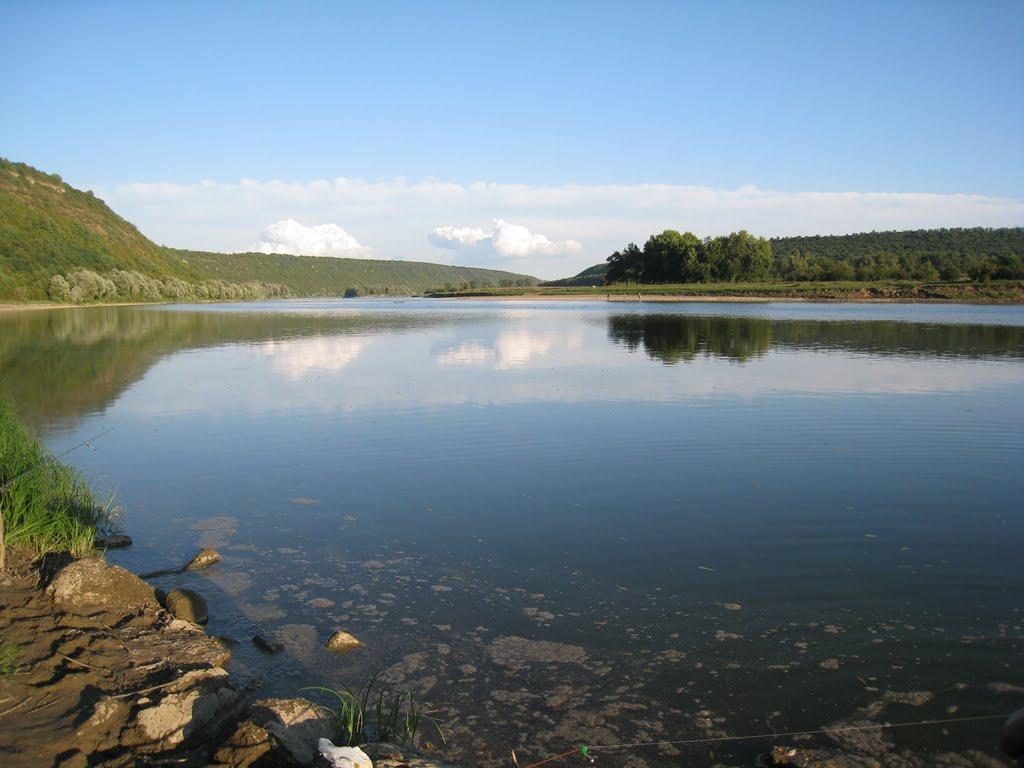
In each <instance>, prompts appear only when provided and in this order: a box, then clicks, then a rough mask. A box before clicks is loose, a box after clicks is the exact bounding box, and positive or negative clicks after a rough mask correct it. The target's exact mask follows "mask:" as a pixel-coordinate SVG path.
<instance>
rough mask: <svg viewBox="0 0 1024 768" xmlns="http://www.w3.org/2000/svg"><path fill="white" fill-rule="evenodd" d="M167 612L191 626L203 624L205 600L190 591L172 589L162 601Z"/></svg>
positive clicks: (206, 617) (205, 611)
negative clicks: (189, 623)
mask: <svg viewBox="0 0 1024 768" xmlns="http://www.w3.org/2000/svg"><path fill="white" fill-rule="evenodd" d="M164 604H165V605H166V606H167V610H168V611H170V613H171V614H172V615H173V616H174V617H175V618H176V619H181V620H182V621H188V622H191V623H192V624H205V623H206V622H207V619H208V618H209V617H208V613H207V609H206V600H205V599H204V598H203V596H202V595H200V594H199V593H198V592H194V591H193V590H191V589H172V590H171V591H170V592H168V593H167V597H166V598H165V600H164Z"/></svg>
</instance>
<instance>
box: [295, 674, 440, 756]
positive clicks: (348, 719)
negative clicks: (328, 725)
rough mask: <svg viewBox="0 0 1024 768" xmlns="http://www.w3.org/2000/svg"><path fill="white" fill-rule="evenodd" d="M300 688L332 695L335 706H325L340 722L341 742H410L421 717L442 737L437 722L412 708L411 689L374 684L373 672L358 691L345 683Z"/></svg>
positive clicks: (352, 745) (354, 743) (357, 744)
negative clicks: (404, 690) (397, 689)
mask: <svg viewBox="0 0 1024 768" xmlns="http://www.w3.org/2000/svg"><path fill="white" fill-rule="evenodd" d="M303 690H306V691H316V692H319V693H324V694H328V695H330V696H331V697H333V699H334V700H335V706H334V707H333V708H331V707H328V709H329V710H330V712H331V713H332V714H333V715H334V716H335V717H336V718H337V720H338V723H339V724H340V726H341V740H342V743H341V746H347V747H357V746H359V745H360V744H366V743H367V742H370V741H407V742H411V741H412V740H413V738H414V737H415V736H416V733H417V732H418V731H419V728H420V723H421V722H422V721H423V720H424V719H426V720H427V721H428V722H430V723H431V724H432V725H433V726H434V727H435V728H436V729H437V733H438V735H439V736H440V737H441V741H442V742H443V741H444V734H443V733H441V729H440V728H438V726H437V724H436V723H435V722H434V721H433V720H431V719H430V718H428V717H426V716H425V715H424V714H423V712H422V711H421V710H419V709H417V708H416V702H415V701H414V700H413V696H412V693H410V692H398V691H392V690H390V689H388V688H386V687H384V686H380V687H378V686H377V676H376V675H374V676H373V677H372V678H370V681H369V682H368V683H366V685H364V686H363V687H362V688H360V689H359V690H358V691H353V690H352V689H351V688H349V687H347V686H343V687H341V688H340V689H336V688H328V687H326V686H313V687H310V688H304V689H303Z"/></svg>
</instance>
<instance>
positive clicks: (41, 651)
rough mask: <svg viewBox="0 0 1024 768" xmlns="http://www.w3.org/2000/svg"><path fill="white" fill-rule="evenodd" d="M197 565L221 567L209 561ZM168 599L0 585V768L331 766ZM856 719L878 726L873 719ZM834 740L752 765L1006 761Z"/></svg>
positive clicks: (400, 750) (310, 727) (69, 587)
mask: <svg viewBox="0 0 1024 768" xmlns="http://www.w3.org/2000/svg"><path fill="white" fill-rule="evenodd" d="M203 559H204V560H206V561H207V564H209V562H216V559H215V558H214V557H213V555H212V554H211V553H209V552H207V553H205V554H204V557H203ZM194 562H195V561H193V564H194ZM200 567H201V566H200ZM176 591H177V592H179V593H180V594H179V595H178V597H177V599H175V598H174V592H175V591H172V592H170V593H168V594H163V593H162V592H161V591H160V590H157V589H155V588H154V587H152V586H151V585H150V584H148V583H147V582H146V581H144V580H143V579H141V578H140V577H138V576H136V575H134V574H132V573H130V572H128V571H126V570H124V569H123V568H119V567H116V566H113V565H110V564H108V563H106V562H105V561H104V560H103V559H102V558H100V557H86V558H82V559H80V560H69V559H67V558H63V559H61V558H56V557H49V558H44V559H43V561H41V562H40V563H36V564H35V565H33V566H32V567H30V568H24V569H23V570H22V571H21V572H20V573H14V574H12V573H11V572H10V571H9V572H8V573H7V574H6V575H5V576H3V577H2V579H0V639H2V642H3V645H4V647H8V648H10V647H13V648H15V649H16V654H15V656H14V658H13V660H12V661H10V663H9V668H8V669H5V670H3V672H2V674H0V756H2V764H3V765H4V766H8V767H9V768H35V767H36V766H51V765H52V766H111V767H114V766H137V765H152V766H158V765H172V764H173V765H177V766H219V767H222V768H229V767H230V768H247V767H248V766H312V765H327V762H326V761H325V760H324V759H323V758H321V757H320V756H319V755H318V753H317V743H318V741H319V739H320V738H328V739H331V740H332V741H337V740H338V739H339V732H338V723H337V720H336V718H335V717H334V715H333V714H332V713H330V712H329V711H327V710H325V709H324V708H322V707H320V706H318V705H317V704H315V703H313V702H311V701H309V700H307V699H303V698H287V699H285V698H262V697H260V694H259V690H258V685H256V684H253V685H250V686H239V685H238V684H236V683H235V682H234V681H233V680H232V677H231V675H230V674H229V673H228V671H227V670H226V665H227V663H228V661H229V659H230V658H231V644H232V643H231V642H230V641H226V640H222V639H218V638H215V637H211V636H209V635H207V633H206V632H205V631H204V630H203V629H202V628H201V627H200V626H198V624H197V623H195V622H202V621H204V620H205V604H204V603H203V602H202V599H201V597H199V596H198V595H195V594H194V593H192V594H191V595H190V594H189V593H188V590H176ZM197 598H198V599H197ZM186 619H193V621H189V620H186ZM339 634H340V635H344V637H341V638H340V639H339V638H338V637H335V638H332V639H331V642H329V643H328V647H330V645H331V643H334V644H335V645H337V646H338V648H336V650H338V651H343V650H348V649H351V648H352V647H355V646H357V645H358V641H357V640H356V639H355V638H353V637H352V636H351V635H347V634H346V633H339ZM549 646H550V647H549ZM574 648H575V647H574V646H562V645H560V644H557V643H547V644H545V643H543V642H540V641H536V642H531V641H528V640H526V639H523V638H505V639H504V640H502V641H496V650H495V653H497V654H498V656H499V657H500V659H501V660H502V661H503V663H507V664H512V665H519V666H523V665H530V664H532V663H534V662H544V663H548V662H551V663H554V662H565V663H572V662H575V661H579V659H578V658H577V657H576V656H575V655H573V650H574ZM581 653H582V650H580V649H577V650H576V654H577V655H579V654H581ZM929 698H930V694H927V693H925V692H919V693H918V694H887V696H886V697H883V699H880V700H879V702H878V704H877V706H876V707H875V708H874V710H872V711H871V712H864V713H862V714H863V716H864V718H868V717H869V716H871V715H879V714H881V712H882V711H883V710H884V708H885V707H886V706H888V705H889V704H890V703H893V702H897V703H900V704H909V705H911V706H917V705H919V704H921V703H925V702H927V701H928V699H929ZM876 710H877V711H876ZM857 722H858V724H867V725H869V726H870V725H877V723H874V722H873V720H869V719H863V720H860V721H857ZM840 725H842V724H840ZM583 730H584V732H585V731H586V729H583ZM834 740H835V741H837V744H836V746H835V748H826V749H821V748H814V749H812V748H807V747H806V746H804V745H802V744H800V739H795V740H790V741H791V742H792V743H791V744H789V745H776V746H774V747H772V748H771V749H770V752H768V753H765V754H763V755H762V756H761V758H759V762H758V764H759V765H760V766H763V767H764V768H777V767H781V766H790V767H791V768H881V767H882V766H890V765H896V766H901V768H925V767H926V766H928V767H932V766H948V767H949V768H953V766H975V767H976V768H1003V767H1005V766H1007V765H1009V763H1008V762H1006V761H1004V760H1002V759H1000V758H996V757H992V756H991V755H989V754H985V753H982V752H967V753H958V754H952V753H948V754H929V755H922V754H916V753H911V752H908V751H899V750H896V749H895V745H894V744H891V743H890V742H889V741H888V736H887V733H886V731H885V730H884V729H882V728H867V729H866V730H859V731H857V732H856V733H853V734H842V733H837V734H836V738H835V739H834ZM599 743H600V741H598V742H597V744H599ZM795 745H798V746H795ZM364 749H365V751H366V752H367V753H368V754H369V755H370V756H371V757H372V758H373V761H374V765H375V766H378V768H398V766H409V767H410V768H443V766H444V765H445V764H443V763H441V762H438V761H437V760H436V759H432V758H431V757H429V756H424V755H420V754H417V753H416V752H415V751H413V750H411V749H409V748H407V747H401V746H398V745H393V744H371V745H366V746H365V747H364ZM598 749H600V747H598ZM608 761H614V762H613V763H612V764H615V765H622V766H634V767H635V768H641V767H642V766H644V765H647V763H646V762H645V761H644V759H643V758H642V757H640V756H639V755H636V754H629V753H628V752H627V753H615V754H614V756H612V755H608V756H607V760H606V761H603V762H608ZM719 768H728V767H727V766H722V765H719ZM734 768H739V767H738V766H734Z"/></svg>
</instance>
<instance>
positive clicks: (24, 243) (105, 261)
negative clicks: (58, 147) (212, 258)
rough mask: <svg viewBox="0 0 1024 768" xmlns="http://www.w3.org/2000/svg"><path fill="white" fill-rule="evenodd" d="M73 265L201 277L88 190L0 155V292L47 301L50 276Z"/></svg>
mask: <svg viewBox="0 0 1024 768" xmlns="http://www.w3.org/2000/svg"><path fill="white" fill-rule="evenodd" d="M77 268H84V269H89V270H92V271H93V272H109V271H110V270H113V269H127V270H133V271H136V272H140V273H142V274H145V275H149V276H151V277H177V278H181V279H183V280H196V279H199V278H200V277H201V276H200V275H199V274H198V272H196V270H195V269H193V268H191V267H189V265H187V264H184V263H183V262H182V261H181V258H180V257H177V256H175V255H174V254H173V253H171V252H169V251H167V250H165V249H163V248H161V247H160V246H158V245H156V244H155V243H153V242H152V241H150V240H149V239H148V238H146V237H145V236H144V235H143V234H142V233H141V232H139V230H137V229H136V228H135V227H134V226H132V225H131V224H129V223H128V222H127V221H125V220H124V219H122V218H121V217H120V216H118V215H117V214H116V213H114V212H113V211H112V210H110V208H108V207H107V204H106V203H104V202H103V201H102V200H100V199H99V198H97V197H95V196H94V195H93V194H92V193H91V192H82V191H80V190H77V189H75V188H74V187H71V186H69V185H67V184H65V183H64V182H63V181H62V180H61V178H60V176H52V175H49V174H46V173H42V172H40V171H37V170H36V169H35V168H32V167H31V166H28V165H25V164H23V163H12V162H9V161H7V160H4V159H2V158H0V297H3V298H12V299H45V298H46V287H47V283H48V282H49V280H50V278H51V277H52V276H53V275H55V274H64V273H67V272H71V271H73V270H74V269H77Z"/></svg>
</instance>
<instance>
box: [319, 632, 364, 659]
mask: <svg viewBox="0 0 1024 768" xmlns="http://www.w3.org/2000/svg"><path fill="white" fill-rule="evenodd" d="M325 647H326V648H327V650H328V651H333V652H334V653H348V652H349V651H352V650H355V649H356V648H362V647H363V644H362V643H361V642H359V640H358V639H357V638H356V636H355V635H350V634H349V633H348V632H344V631H342V630H340V629H339V630H338V631H337V632H335V633H334V634H333V635H331V638H330V640H328V641H327V645H326V646H325Z"/></svg>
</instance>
